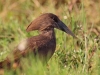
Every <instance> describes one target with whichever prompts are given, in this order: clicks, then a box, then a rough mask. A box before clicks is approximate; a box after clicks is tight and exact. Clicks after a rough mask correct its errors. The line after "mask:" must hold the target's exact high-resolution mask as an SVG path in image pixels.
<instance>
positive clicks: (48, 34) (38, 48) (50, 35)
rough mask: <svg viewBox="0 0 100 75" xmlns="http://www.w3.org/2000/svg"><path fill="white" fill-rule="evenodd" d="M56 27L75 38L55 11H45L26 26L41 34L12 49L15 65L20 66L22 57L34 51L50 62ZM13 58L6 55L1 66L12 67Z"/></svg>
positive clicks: (28, 29)
mask: <svg viewBox="0 0 100 75" xmlns="http://www.w3.org/2000/svg"><path fill="white" fill-rule="evenodd" d="M54 28H56V29H59V30H61V31H63V32H65V33H67V34H69V35H71V36H73V37H74V38H76V36H75V35H74V33H73V32H72V31H71V30H70V29H69V28H68V27H67V26H66V25H65V24H64V23H63V22H62V21H61V20H60V19H59V18H58V16H56V15H55V14H53V13H44V14H42V15H40V16H39V17H37V18H36V19H34V20H33V21H32V22H31V23H30V24H29V25H28V27H27V28H26V31H27V32H30V31H35V30H38V31H39V34H38V35H36V36H32V37H29V38H27V39H25V40H23V41H21V42H20V43H19V44H18V45H17V46H16V47H15V49H14V50H13V51H12V56H13V59H12V60H13V62H14V64H13V67H14V66H18V65H19V63H20V60H21V58H22V57H27V55H28V54H30V53H32V54H33V55H34V56H38V57H39V59H40V60H41V61H43V63H44V62H48V60H49V59H50V58H51V57H52V55H53V54H54V52H55V49H56V36H55V31H54ZM12 60H11V58H10V57H9V56H7V57H6V59H5V60H4V61H1V62H0V68H3V67H4V66H7V67H10V66H11V65H12V64H11V61H12Z"/></svg>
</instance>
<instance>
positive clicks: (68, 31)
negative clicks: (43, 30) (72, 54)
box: [57, 21, 77, 38]
mask: <svg viewBox="0 0 100 75" xmlns="http://www.w3.org/2000/svg"><path fill="white" fill-rule="evenodd" d="M57 28H58V29H60V30H62V31H64V32H66V33H67V34H69V35H71V36H73V37H74V38H77V37H76V36H75V35H74V34H73V33H72V31H71V30H70V29H69V28H68V27H67V26H66V25H65V24H64V23H63V22H62V21H59V22H58V27H57Z"/></svg>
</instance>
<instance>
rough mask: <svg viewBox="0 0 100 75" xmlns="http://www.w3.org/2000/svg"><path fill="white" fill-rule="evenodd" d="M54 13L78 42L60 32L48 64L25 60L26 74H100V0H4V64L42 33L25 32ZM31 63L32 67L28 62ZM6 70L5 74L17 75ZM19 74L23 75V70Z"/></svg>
mask: <svg viewBox="0 0 100 75" xmlns="http://www.w3.org/2000/svg"><path fill="white" fill-rule="evenodd" d="M47 12H50V13H54V14H56V15H58V16H59V18H60V19H61V20H62V21H63V22H64V23H65V24H66V25H67V26H68V27H69V28H70V29H71V30H72V31H73V32H74V33H75V35H76V36H77V37H78V39H74V38H72V37H71V36H68V35H67V34H66V33H64V32H61V31H59V30H57V29H55V31H56V39H57V46H56V52H55V53H54V55H53V57H52V58H51V59H50V60H49V62H48V65H46V66H43V65H42V64H41V63H40V62H37V63H34V60H33V58H31V57H29V59H23V61H22V64H23V67H24V71H23V73H24V74H25V75H100V71H99V70H100V17H99V16H100V1H99V0H40V1H39V0H0V61H2V60H4V59H5V58H6V56H7V55H8V54H9V53H10V52H11V51H12V50H13V49H14V47H16V46H17V45H18V43H19V42H20V41H21V40H22V39H25V38H27V37H31V36H33V35H37V34H38V32H37V31H34V32H29V33H27V32H26V31H25V29H26V27H27V26H28V24H29V23H30V22H31V21H32V20H33V19H35V18H36V17H37V16H39V15H40V14H41V13H47ZM29 61H30V62H31V63H32V64H31V66H30V65H29V64H28V62H29ZM0 72H1V71H0ZM13 74H14V70H6V69H5V75H13ZM16 74H17V75H20V74H22V73H21V72H20V71H19V70H17V72H16Z"/></svg>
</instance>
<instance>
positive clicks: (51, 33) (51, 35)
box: [40, 29, 55, 39]
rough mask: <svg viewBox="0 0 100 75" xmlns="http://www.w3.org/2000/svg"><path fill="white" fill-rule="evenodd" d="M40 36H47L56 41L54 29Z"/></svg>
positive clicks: (45, 31) (42, 32)
mask: <svg viewBox="0 0 100 75" xmlns="http://www.w3.org/2000/svg"><path fill="white" fill-rule="evenodd" d="M40 35H43V36H46V37H48V38H50V39H55V32H54V29H51V30H44V31H41V33H40Z"/></svg>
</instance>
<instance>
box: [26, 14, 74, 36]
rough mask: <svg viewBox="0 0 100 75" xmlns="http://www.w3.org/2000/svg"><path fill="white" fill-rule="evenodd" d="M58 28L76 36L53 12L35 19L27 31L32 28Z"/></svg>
mask: <svg viewBox="0 0 100 75" xmlns="http://www.w3.org/2000/svg"><path fill="white" fill-rule="evenodd" d="M53 28H57V29H59V30H62V31H64V32H66V33H68V34H70V35H71V36H73V37H75V38H76V36H75V35H74V34H73V33H72V31H71V30H70V29H69V28H68V27H67V26H66V25H65V24H64V23H63V22H62V21H61V20H60V19H59V18H58V17H57V16H56V15H54V14H52V13H45V14H42V15H41V16H39V17H38V18H36V19H35V20H33V21H32V22H31V23H30V24H29V26H28V27H27V29H26V30H27V31H32V30H39V31H43V30H49V29H53Z"/></svg>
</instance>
